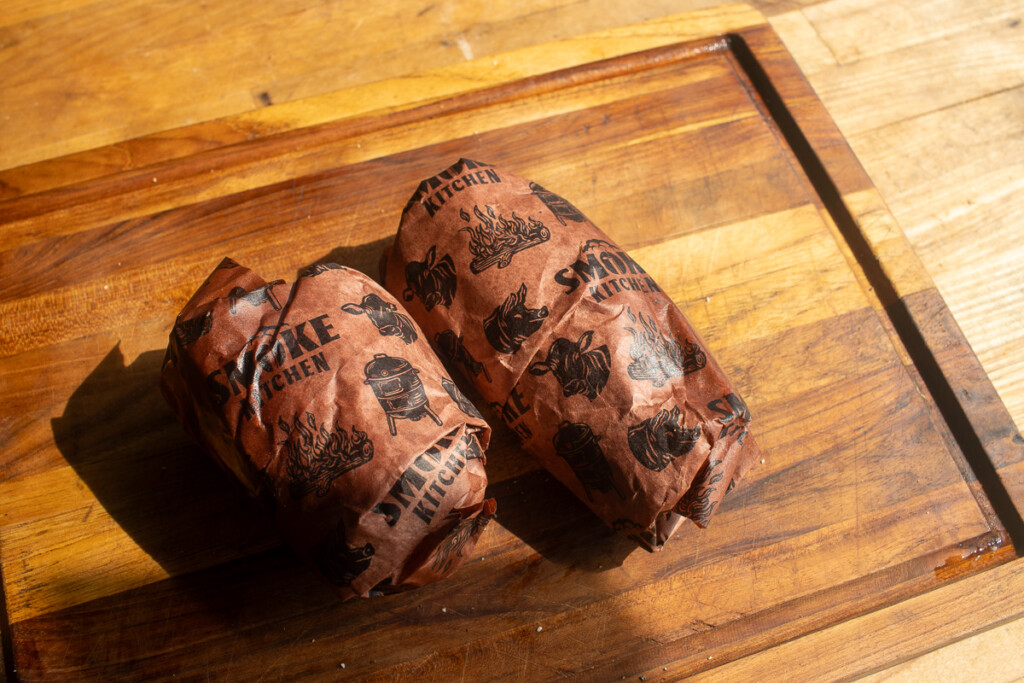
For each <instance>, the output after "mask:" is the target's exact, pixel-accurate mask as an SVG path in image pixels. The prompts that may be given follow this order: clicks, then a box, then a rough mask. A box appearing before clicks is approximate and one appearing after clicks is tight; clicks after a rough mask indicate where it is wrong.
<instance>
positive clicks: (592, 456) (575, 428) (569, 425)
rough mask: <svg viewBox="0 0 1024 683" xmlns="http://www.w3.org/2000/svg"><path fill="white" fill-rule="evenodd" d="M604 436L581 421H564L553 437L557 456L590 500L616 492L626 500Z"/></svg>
mask: <svg viewBox="0 0 1024 683" xmlns="http://www.w3.org/2000/svg"><path fill="white" fill-rule="evenodd" d="M600 442H601V437H599V436H598V435H597V434H595V433H594V430H592V429H591V428H590V425H588V424H584V423H581V422H575V423H574V422H569V421H568V420H566V421H564V422H562V424H560V425H559V426H558V431H557V432H556V433H555V436H554V437H553V438H552V443H553V444H554V446H555V455H557V456H559V457H561V458H564V459H565V462H566V463H567V464H568V465H569V467H570V468H571V469H572V471H573V473H574V474H575V475H576V478H577V479H579V480H580V483H581V484H582V485H583V490H584V492H585V493H586V496H587V500H589V501H590V502H594V496H593V491H600V492H602V493H609V494H610V493H614V494H616V495H617V496H618V497H619V498H622V499H625V498H626V495H625V494H624V493H623V491H622V489H621V488H620V487H619V486H618V485H617V484H616V483H615V479H614V478H613V477H612V468H611V466H610V465H609V464H608V460H607V458H605V455H604V451H603V450H601V443H600Z"/></svg>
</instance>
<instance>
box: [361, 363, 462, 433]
mask: <svg viewBox="0 0 1024 683" xmlns="http://www.w3.org/2000/svg"><path fill="white" fill-rule="evenodd" d="M363 372H364V373H365V374H366V381H365V382H363V383H364V384H369V385H370V388H371V389H373V395H374V396H376V397H377V402H378V403H380V407H381V408H382V409H383V410H384V415H385V416H386V417H387V419H388V431H390V432H391V436H395V435H396V434H397V433H398V430H397V428H396V426H395V422H396V421H397V420H412V421H413V422H417V421H418V420H420V419H421V418H422V417H423V416H424V415H426V416H427V417H429V418H430V419H431V420H433V421H434V422H435V423H437V424H438V425H441V424H443V422H441V419H440V418H439V417H438V416H437V415H436V414H435V413H434V411H433V410H431V409H430V402H429V401H427V394H426V392H425V391H424V390H423V382H421V381H420V378H419V376H418V375H419V373H420V371H419V370H417V369H416V368H414V367H413V366H412V364H411V363H409V361H407V360H405V359H404V358H395V357H393V356H389V355H387V354H386V353H378V354H376V355H374V357H373V360H371V361H370V362H369V363H367V364H366V368H364V370H363Z"/></svg>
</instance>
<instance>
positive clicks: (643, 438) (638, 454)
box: [627, 407, 701, 472]
mask: <svg viewBox="0 0 1024 683" xmlns="http://www.w3.org/2000/svg"><path fill="white" fill-rule="evenodd" d="M680 417H681V415H680V412H679V408H678V407H674V408H672V410H664V409H662V410H659V411H658V414H657V415H655V416H654V417H649V418H647V419H646V420H644V421H643V422H641V423H640V424H637V425H633V426H632V427H630V428H629V433H628V436H627V441H628V442H629V449H630V450H631V451H633V456H634V457H635V458H636V459H637V461H638V462H639V463H640V464H641V465H643V466H644V467H646V468H647V469H649V470H653V471H655V472H661V471H662V470H664V469H665V468H666V467H668V466H669V465H670V464H672V461H673V460H675V459H676V458H678V457H679V456H681V455H685V454H687V453H689V452H690V451H691V450H693V447H694V446H696V445H697V442H698V441H699V440H700V436H701V431H700V425H697V426H695V427H693V428H692V429H687V428H686V427H684V426H683V425H682V424H680Z"/></svg>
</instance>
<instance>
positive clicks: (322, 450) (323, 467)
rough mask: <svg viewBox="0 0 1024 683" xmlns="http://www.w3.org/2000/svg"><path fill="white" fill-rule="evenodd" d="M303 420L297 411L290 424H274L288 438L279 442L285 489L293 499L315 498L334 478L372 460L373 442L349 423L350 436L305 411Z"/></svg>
mask: <svg viewBox="0 0 1024 683" xmlns="http://www.w3.org/2000/svg"><path fill="white" fill-rule="evenodd" d="M305 418H306V419H305V420H303V419H301V418H300V417H299V415H298V413H296V414H295V417H294V419H293V420H292V424H288V422H287V421H285V419H284V418H282V417H279V418H277V426H278V427H280V428H281V431H283V432H284V433H285V434H286V435H287V438H286V439H285V440H284V441H280V442H278V445H279V446H282V447H283V450H284V454H285V461H284V465H285V470H286V471H287V472H288V478H289V479H290V480H291V483H290V484H289V485H288V491H289V492H290V493H291V494H292V497H293V498H302V497H303V496H305V495H306V494H308V493H312V492H314V491H315V492H316V495H317V497H318V498H322V497H323V496H326V495H327V492H328V491H329V490H330V488H331V482H333V481H334V480H335V479H336V478H338V477H339V476H341V475H342V474H344V473H345V472H348V471H349V470H354V469H355V468H357V467H359V466H360V465H365V464H366V463H368V462H370V460H372V459H373V442H372V441H370V439H369V438H368V437H367V436H366V432H361V431H359V430H358V429H356V428H355V425H353V426H352V435H351V436H349V433H348V432H346V431H345V430H344V429H342V428H341V427H339V426H338V425H337V424H335V425H334V429H333V430H332V431H328V429H327V425H325V424H323V423H322V422H321V424H320V425H319V426H317V423H316V416H314V415H313V414H312V413H310V412H307V413H306V416H305Z"/></svg>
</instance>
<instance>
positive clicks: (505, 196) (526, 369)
mask: <svg viewBox="0 0 1024 683" xmlns="http://www.w3.org/2000/svg"><path fill="white" fill-rule="evenodd" d="M382 278H383V281H384V285H385V287H386V288H387V289H388V291H390V292H392V293H393V294H394V295H395V297H396V298H400V299H402V300H403V303H404V304H405V306H406V307H407V310H408V311H409V314H410V315H411V316H412V317H413V318H414V319H415V320H416V321H417V322H418V323H419V325H420V327H421V328H422V329H423V331H424V333H425V334H426V335H427V336H428V337H429V339H430V341H431V342H432V343H433V345H434V348H435V350H436V351H437V353H438V355H439V356H440V357H441V358H442V360H444V361H445V363H446V364H447V365H448V367H449V368H450V369H452V370H459V371H461V372H462V373H464V374H465V376H466V377H467V378H468V379H469V380H470V381H472V383H473V384H474V385H475V387H476V388H477V389H478V390H479V392H480V394H481V395H482V396H483V397H484V398H485V400H486V401H488V402H489V403H490V405H491V407H492V408H493V409H494V411H495V413H496V414H498V415H500V416H501V417H502V419H503V420H504V421H505V422H506V424H507V425H508V426H509V427H510V428H511V429H512V430H513V431H514V432H515V433H516V435H517V436H518V437H519V438H520V440H521V441H522V444H523V445H524V447H525V448H526V449H527V450H529V451H530V452H532V453H534V454H535V455H536V456H537V457H538V458H539V459H540V461H541V463H542V464H543V465H544V466H545V467H546V468H547V469H548V470H550V471H551V473H552V474H553V475H554V476H555V477H557V478H558V479H559V480H560V481H561V482H562V483H563V484H564V485H565V486H566V487H568V488H569V489H570V490H571V491H572V492H573V493H575V494H576V496H578V497H579V498H580V499H581V500H582V501H583V502H584V503H586V504H587V505H588V506H589V507H590V508H591V509H592V510H593V511H594V512H595V513H596V514H597V515H598V516H599V517H600V518H601V519H603V520H604V521H605V522H606V523H607V524H608V525H609V526H611V527H612V528H614V529H616V530H617V531H619V532H621V533H623V534H624V535H626V536H628V537H630V538H632V539H633V540H635V541H636V542H637V543H638V544H640V545H641V546H642V547H644V548H646V549H648V550H653V549H657V548H660V547H661V546H662V545H663V544H664V542H665V541H666V540H667V539H668V538H669V536H671V535H672V534H673V533H674V532H675V530H676V529H677V528H678V527H679V526H680V524H681V523H682V521H683V520H684V519H686V518H688V519H691V520H692V521H693V522H695V523H696V524H697V525H699V526H701V527H703V526H705V525H707V524H708V522H709V521H710V519H711V516H712V514H713V513H714V511H715V509H716V507H717V506H718V505H719V503H720V502H721V500H722V498H723V496H724V495H725V493H726V491H727V490H729V489H730V488H732V486H733V485H734V484H735V483H736V481H737V480H738V479H739V478H740V477H741V476H742V475H743V474H744V473H745V472H746V471H747V470H748V469H749V468H750V467H751V465H752V464H753V463H754V462H755V461H756V460H757V459H759V458H760V453H759V450H758V448H757V445H756V444H755V443H754V440H753V438H752V437H751V436H750V431H749V425H750V412H749V410H748V409H747V406H746V404H745V403H744V401H743V399H742V398H740V396H739V394H738V393H737V392H736V391H735V389H734V388H733V387H732V385H731V384H730V383H729V381H728V379H727V378H726V377H725V374H724V373H723V372H722V369H721V368H720V367H719V366H718V364H717V363H716V362H715V360H714V358H713V357H712V356H711V354H710V352H709V351H708V349H707V346H706V345H705V343H704V342H703V341H702V340H701V339H700V337H699V336H698V335H697V333H696V331H695V330H694V329H693V327H692V326H691V325H690V323H689V322H688V321H687V320H686V318H685V317H684V316H683V314H682V312H680V310H679V308H678V307H677V306H676V305H675V303H674V302H673V301H672V300H671V299H670V298H669V297H668V296H667V295H666V294H665V293H664V292H663V291H662V290H661V288H660V287H659V286H658V284H657V283H656V282H655V281H654V280H653V278H651V277H650V275H648V274H647V273H646V272H645V271H644V269H643V267H642V266H641V265H640V264H638V263H637V262H636V261H635V260H633V258H631V257H630V255H629V254H628V253H626V252H625V251H624V250H623V249H622V248H621V247H619V246H618V245H617V244H615V243H614V242H613V241H612V240H610V239H609V238H608V236H607V235H605V234H604V233H603V232H601V231H600V230H599V229H598V228H597V227H596V226H594V225H593V224H592V223H590V221H588V220H587V218H586V216H584V215H583V213H582V212H581V211H580V210H579V209H578V208H577V207H575V206H573V205H572V204H571V203H570V202H569V201H567V200H566V199H564V198H562V197H560V196H559V195H557V194H555V193H554V192H551V191H549V190H547V189H545V188H544V187H542V186H541V185H539V184H537V183H534V182H530V181H528V180H525V179H523V178H521V177H519V176H517V175H514V174H512V173H510V172H508V171H506V170H503V169H499V168H495V167H493V166H490V165H489V164H485V163H480V162H476V161H470V160H468V159H460V160H459V161H458V162H457V163H455V164H454V165H453V166H451V167H450V168H447V169H445V170H443V171H441V172H440V173H439V174H437V175H436V176H433V177H431V178H428V179H427V180H424V181H423V182H422V183H420V185H419V187H418V188H417V189H416V191H415V193H414V194H413V195H412V197H411V198H410V200H409V202H408V204H407V205H406V207H405V211H404V213H403V215H402V220H401V224H400V226H399V230H398V235H397V236H396V239H395V242H394V245H393V246H392V247H391V248H390V249H389V251H388V252H387V253H386V254H385V256H384V258H383V259H382Z"/></svg>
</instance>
